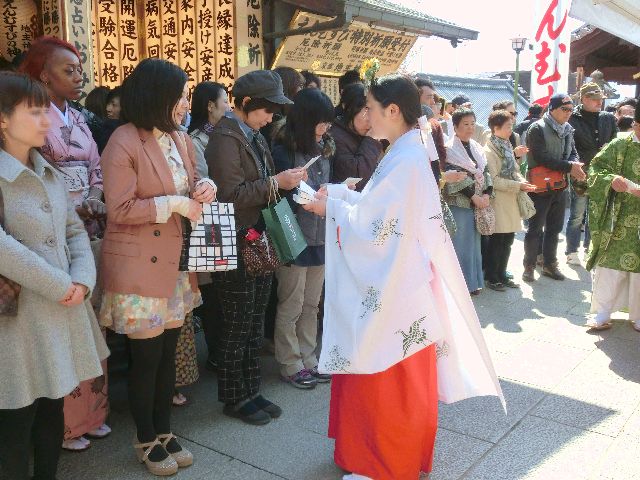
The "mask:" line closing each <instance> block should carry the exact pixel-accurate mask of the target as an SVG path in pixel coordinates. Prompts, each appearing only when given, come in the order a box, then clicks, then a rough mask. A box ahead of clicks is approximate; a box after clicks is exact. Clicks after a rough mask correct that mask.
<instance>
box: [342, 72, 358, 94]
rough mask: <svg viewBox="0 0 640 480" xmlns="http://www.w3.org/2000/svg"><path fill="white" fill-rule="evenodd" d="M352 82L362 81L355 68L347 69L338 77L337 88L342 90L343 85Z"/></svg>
mask: <svg viewBox="0 0 640 480" xmlns="http://www.w3.org/2000/svg"><path fill="white" fill-rule="evenodd" d="M352 83H362V79H361V78H360V72H358V71H357V70H347V71H346V72H345V73H344V75H342V76H341V77H340V78H339V79H338V90H339V91H340V92H342V90H344V87H346V86H347V85H351V84H352Z"/></svg>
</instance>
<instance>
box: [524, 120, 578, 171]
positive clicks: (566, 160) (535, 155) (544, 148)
mask: <svg viewBox="0 0 640 480" xmlns="http://www.w3.org/2000/svg"><path fill="white" fill-rule="evenodd" d="M545 128H548V127H547V126H545V123H544V120H543V119H540V120H537V121H535V122H534V123H532V124H531V126H530V127H529V130H528V131H527V147H529V153H528V154H527V162H528V164H529V168H530V169H531V168H534V167H537V166H545V167H547V168H549V169H550V170H556V171H558V172H564V173H569V172H570V171H571V167H572V165H571V162H577V161H578V152H577V151H576V146H575V142H574V141H573V134H570V135H569V136H568V137H565V139H560V138H559V137H558V138H556V139H555V142H554V144H553V145H547V142H546V141H545V136H544V129H545ZM565 142H571V145H567V144H566V143H565ZM559 145H560V146H559Z"/></svg>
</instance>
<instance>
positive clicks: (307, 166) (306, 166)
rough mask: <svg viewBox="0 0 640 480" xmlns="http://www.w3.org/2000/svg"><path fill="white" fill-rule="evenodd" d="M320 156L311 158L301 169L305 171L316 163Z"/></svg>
mask: <svg viewBox="0 0 640 480" xmlns="http://www.w3.org/2000/svg"><path fill="white" fill-rule="evenodd" d="M321 156H322V155H318V156H317V157H313V158H312V159H310V160H309V161H308V162H307V163H305V164H304V166H303V167H302V169H303V170H306V169H307V168H309V167H310V166H311V165H313V164H314V163H316V161H317V160H318V159H319V158H320V157H321Z"/></svg>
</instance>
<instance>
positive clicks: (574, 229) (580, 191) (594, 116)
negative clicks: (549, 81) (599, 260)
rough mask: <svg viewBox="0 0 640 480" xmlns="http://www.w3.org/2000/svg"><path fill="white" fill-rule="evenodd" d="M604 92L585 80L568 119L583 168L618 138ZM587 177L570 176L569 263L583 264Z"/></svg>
mask: <svg viewBox="0 0 640 480" xmlns="http://www.w3.org/2000/svg"><path fill="white" fill-rule="evenodd" d="M602 99H603V93H602V90H600V87H599V86H598V84H597V83H586V84H584V85H583V86H582V88H580V101H581V102H582V103H581V104H580V105H578V106H577V107H576V108H575V109H574V111H573V115H571V118H570V119H569V123H570V124H571V126H572V127H573V128H574V129H575V131H574V133H573V136H574V139H575V142H576V150H577V151H578V155H579V156H580V161H581V162H582V163H584V170H585V171H587V170H588V169H589V163H590V162H591V160H592V159H593V157H595V156H596V153H598V152H599V151H600V149H601V148H602V147H603V146H604V145H606V144H607V143H609V142H610V141H611V140H613V139H614V138H616V135H617V133H618V128H617V126H616V118H615V116H614V115H613V114H611V113H609V112H603V111H602ZM586 190H587V182H586V180H585V181H583V182H581V181H576V180H574V179H571V205H570V207H569V220H568V221H567V249H566V252H565V253H566V255H567V263H568V264H570V265H581V263H580V258H579V257H578V247H579V246H580V236H581V234H582V222H583V220H585V215H586V212H587V205H588V197H587V196H586V195H585V192H586ZM588 247H589V222H588V221H587V222H585V231H584V249H585V251H586V250H587V248H588Z"/></svg>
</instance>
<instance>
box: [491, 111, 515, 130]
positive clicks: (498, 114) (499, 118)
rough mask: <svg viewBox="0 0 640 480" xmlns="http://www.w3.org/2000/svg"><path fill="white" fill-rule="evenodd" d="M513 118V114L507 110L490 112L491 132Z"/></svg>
mask: <svg viewBox="0 0 640 480" xmlns="http://www.w3.org/2000/svg"><path fill="white" fill-rule="evenodd" d="M510 120H513V116H512V115H511V114H510V113H509V112H508V111H507V110H494V111H493V112H491V113H490V114H489V128H490V129H491V133H493V132H494V130H495V129H496V128H502V126H503V125H504V124H505V123H507V122H508V121H510Z"/></svg>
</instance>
